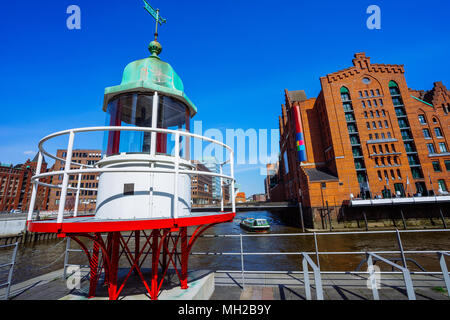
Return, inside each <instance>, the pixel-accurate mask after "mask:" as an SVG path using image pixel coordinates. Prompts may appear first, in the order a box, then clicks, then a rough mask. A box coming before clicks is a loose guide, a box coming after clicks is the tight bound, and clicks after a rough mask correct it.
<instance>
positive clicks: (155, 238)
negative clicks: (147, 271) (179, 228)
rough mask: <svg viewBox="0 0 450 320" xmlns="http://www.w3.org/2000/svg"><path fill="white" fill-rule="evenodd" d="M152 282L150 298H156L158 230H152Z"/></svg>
mask: <svg viewBox="0 0 450 320" xmlns="http://www.w3.org/2000/svg"><path fill="white" fill-rule="evenodd" d="M152 238H153V241H152V283H151V298H152V299H153V300H156V298H157V297H158V267H159V252H158V247H159V246H158V243H159V230H153V231H152Z"/></svg>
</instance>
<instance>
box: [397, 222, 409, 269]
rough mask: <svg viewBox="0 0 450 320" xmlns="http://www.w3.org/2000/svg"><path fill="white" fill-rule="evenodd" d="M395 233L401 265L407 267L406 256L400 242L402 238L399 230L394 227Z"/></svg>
mask: <svg viewBox="0 0 450 320" xmlns="http://www.w3.org/2000/svg"><path fill="white" fill-rule="evenodd" d="M395 233H396V235H397V243H398V247H399V249H400V253H401V255H402V262H403V267H405V268H407V265H406V258H405V252H404V251H403V244H402V239H401V237H400V232H399V231H398V229H395Z"/></svg>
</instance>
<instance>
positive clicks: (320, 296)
mask: <svg viewBox="0 0 450 320" xmlns="http://www.w3.org/2000/svg"><path fill="white" fill-rule="evenodd" d="M302 255H303V259H304V260H303V267H304V270H303V275H304V279H306V278H307V277H308V279H307V280H306V281H307V283H306V282H305V292H306V294H307V295H308V292H307V290H309V297H310V298H311V289H310V284H309V272H308V271H306V274H305V269H306V270H308V266H307V265H306V268H305V260H306V262H307V264H309V265H310V266H311V268H312V269H313V273H314V284H315V286H316V298H317V300H323V288H322V278H321V275H320V268H319V267H318V266H317V265H316V264H315V263H314V262H313V261H312V260H311V258H310V257H309V256H308V254H307V253H306V252H302ZM305 275H306V276H307V277H305Z"/></svg>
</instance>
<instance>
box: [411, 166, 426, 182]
mask: <svg viewBox="0 0 450 320" xmlns="http://www.w3.org/2000/svg"><path fill="white" fill-rule="evenodd" d="M411 173H412V176H413V179H421V178H423V174H422V171H421V170H420V169H419V168H411Z"/></svg>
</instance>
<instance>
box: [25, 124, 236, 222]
mask: <svg viewBox="0 0 450 320" xmlns="http://www.w3.org/2000/svg"><path fill="white" fill-rule="evenodd" d="M95 131H138V132H150V133H152V135H156V133H166V134H172V135H175V156H168V158H169V159H173V161H168V162H169V163H173V165H174V168H173V169H171V168H155V167H154V165H153V163H154V161H156V160H157V158H156V157H155V150H156V139H155V138H153V139H151V146H150V153H149V155H150V157H149V158H147V159H145V161H149V163H150V167H149V168H99V167H97V166H96V165H87V164H80V163H77V162H72V153H73V145H74V140H75V133H80V132H95ZM63 135H69V141H68V145H67V152H66V158H65V159H62V158H59V157H57V156H55V155H53V154H51V153H49V152H47V151H46V150H45V148H44V143H45V142H46V141H48V140H50V139H52V138H55V137H59V136H63ZM180 136H185V137H188V138H195V139H200V140H202V141H206V142H210V143H214V144H217V145H219V146H221V147H223V148H225V149H227V150H228V151H229V157H228V158H227V159H226V160H225V162H223V163H221V169H222V165H224V164H225V163H229V164H230V174H229V175H225V174H223V173H222V170H221V172H220V173H215V172H207V171H198V170H185V169H182V170H180V162H181V158H180V155H179V152H180V144H181V143H182V141H180ZM43 155H46V156H48V157H49V158H52V159H54V160H59V161H62V162H64V163H65V167H64V170H59V171H51V172H45V173H41V166H42V159H43ZM71 166H78V167H80V168H78V169H72V168H71ZM84 167H87V168H86V169H85V168H84ZM104 172H148V173H173V174H174V175H175V178H174V188H173V192H174V199H177V198H178V195H177V193H178V186H177V183H178V176H179V175H180V174H183V175H184V174H188V175H206V176H215V177H220V178H221V180H222V179H226V180H229V181H231V183H230V187H231V191H230V196H231V204H232V211H233V212H235V211H236V206H235V198H234V196H233V195H234V183H235V179H234V151H233V149H232V148H231V147H229V146H227V145H226V144H224V143H223V142H220V141H217V140H214V139H211V138H208V137H204V136H201V135H198V134H193V133H190V132H186V131H181V130H170V129H162V128H155V127H153V128H145V127H120V126H103V127H89V128H75V129H68V130H63V131H59V132H56V133H53V134H50V135H48V136H46V137H44V138H43V139H41V140H40V141H39V152H38V164H37V169H36V174H35V175H34V176H33V177H32V178H31V180H32V184H33V189H32V194H31V201H30V207H29V210H28V217H27V222H30V221H32V219H33V212H34V205H35V202H36V193H37V188H38V186H39V185H41V186H45V187H49V188H58V189H61V196H60V203H59V207H58V215H57V222H58V223H61V222H62V220H63V214H64V208H65V203H66V197H67V191H68V190H77V194H76V195H77V199H78V197H79V192H80V191H81V190H87V191H92V190H93V191H95V190H96V189H91V188H81V186H80V181H81V174H83V173H104ZM72 174H78V185H77V188H74V187H72V186H69V175H72ZM55 175H63V182H62V184H61V185H52V184H48V183H44V182H41V181H39V179H42V178H45V177H48V176H55ZM222 198H223V194H222ZM174 202H175V200H174ZM77 208H78V206H76V208H75V209H77ZM173 209H174V210H173V218H177V217H178V213H177V209H178V208H177V206H176V205H175V203H173ZM74 216H77V210H74Z"/></svg>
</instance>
